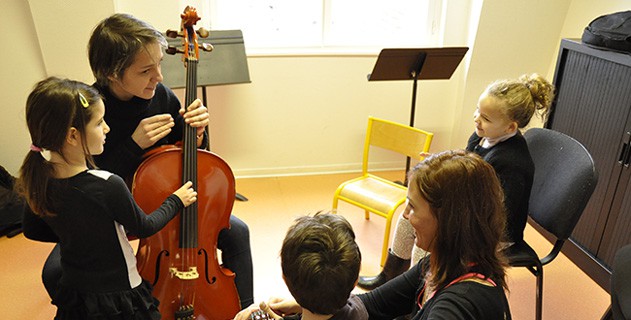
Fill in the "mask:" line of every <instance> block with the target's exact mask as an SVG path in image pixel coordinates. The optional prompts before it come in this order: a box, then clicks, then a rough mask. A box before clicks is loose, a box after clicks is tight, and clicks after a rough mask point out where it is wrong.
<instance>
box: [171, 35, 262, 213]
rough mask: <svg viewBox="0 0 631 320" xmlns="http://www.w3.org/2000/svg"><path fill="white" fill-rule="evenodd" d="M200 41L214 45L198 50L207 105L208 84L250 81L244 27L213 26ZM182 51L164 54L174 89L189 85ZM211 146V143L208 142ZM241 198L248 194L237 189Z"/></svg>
mask: <svg viewBox="0 0 631 320" xmlns="http://www.w3.org/2000/svg"><path fill="white" fill-rule="evenodd" d="M197 41H198V43H199V44H200V46H201V44H203V43H210V44H212V45H213V47H214V49H213V51H211V52H204V51H202V50H201V49H200V50H199V60H198V61H199V63H198V65H197V85H198V86H199V87H202V103H203V104H204V105H205V106H208V103H207V95H206V87H208V86H216V85H225V84H237V83H250V82H251V81H250V73H249V70H248V60H247V56H246V54H245V43H244V41H243V33H242V32H241V30H213V31H210V36H209V37H208V38H198V39H197ZM167 42H168V44H169V46H172V47H176V48H180V47H181V46H182V38H175V39H173V38H167ZM183 63H184V62H183V61H182V56H181V55H179V54H178V55H169V54H165V55H164V58H163V60H162V74H163V75H164V81H163V83H164V84H165V85H166V86H168V87H170V88H171V89H176V88H185V87H186V72H185V71H184V69H183V68H182V64H183ZM209 147H210V145H209ZM236 198H237V200H239V201H248V198H246V197H244V196H243V195H241V194H239V193H237V194H236Z"/></svg>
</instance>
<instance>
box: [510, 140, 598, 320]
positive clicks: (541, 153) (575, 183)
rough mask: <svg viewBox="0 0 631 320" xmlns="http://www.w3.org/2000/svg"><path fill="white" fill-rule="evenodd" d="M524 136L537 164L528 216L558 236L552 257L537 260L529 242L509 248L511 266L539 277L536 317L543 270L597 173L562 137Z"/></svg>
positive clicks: (577, 146)
mask: <svg viewBox="0 0 631 320" xmlns="http://www.w3.org/2000/svg"><path fill="white" fill-rule="evenodd" d="M524 137H525V138H526V142H527V143H528V148H529V150H530V154H531V155H532V160H533V161H534V163H535V176H534V181H533V185H532V191H531V194H530V201H529V216H530V218H531V220H532V221H534V222H536V223H537V224H538V225H539V226H541V227H542V228H543V229H545V230H546V231H548V232H550V233H551V234H552V235H553V236H554V237H555V238H556V242H555V243H554V247H553V248H552V250H551V251H550V253H549V254H548V255H546V256H545V257H544V258H542V259H539V256H538V255H537V253H536V252H535V250H533V249H532V247H531V246H530V245H528V244H527V243H525V242H520V243H516V244H514V245H513V246H511V247H510V248H509V249H508V250H507V256H508V260H509V264H510V265H511V266H512V267H526V268H528V270H530V272H531V273H532V274H533V275H535V276H536V277H537V288H536V290H537V293H536V295H537V296H536V314H535V315H536V319H537V320H541V318H542V314H543V310H542V305H543V266H544V265H546V264H548V263H550V262H551V261H552V260H554V258H556V257H557V255H558V254H559V252H560V251H561V248H562V247H563V244H564V243H565V241H566V240H567V238H568V237H569V236H570V234H571V233H572V230H574V227H575V226H576V223H577V222H578V219H579V218H580V217H581V214H582V213H583V210H584V209H585V206H586V205H587V201H589V198H590V197H591V195H592V193H593V192H594V188H595V187H596V183H597V181H598V173H597V171H596V168H595V166H594V160H593V159H592V156H591V155H590V154H589V152H588V151H587V149H585V147H584V146H583V145H582V144H581V143H580V142H578V141H576V140H575V139H574V138H572V137H570V136H567V135H565V134H563V133H560V132H557V131H553V130H549V129H544V128H532V129H530V130H528V131H527V132H526V133H525V134H524Z"/></svg>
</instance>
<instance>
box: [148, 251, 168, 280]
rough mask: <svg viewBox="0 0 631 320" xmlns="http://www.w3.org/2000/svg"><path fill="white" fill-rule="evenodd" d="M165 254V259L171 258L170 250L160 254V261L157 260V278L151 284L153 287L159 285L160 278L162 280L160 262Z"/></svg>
mask: <svg viewBox="0 0 631 320" xmlns="http://www.w3.org/2000/svg"><path fill="white" fill-rule="evenodd" d="M163 254H164V256H165V257H168V256H169V251H168V250H162V251H161V252H160V254H158V259H156V273H155V275H156V276H155V278H154V279H153V283H152V284H151V285H152V286H155V285H156V283H158V278H160V260H162V255H163Z"/></svg>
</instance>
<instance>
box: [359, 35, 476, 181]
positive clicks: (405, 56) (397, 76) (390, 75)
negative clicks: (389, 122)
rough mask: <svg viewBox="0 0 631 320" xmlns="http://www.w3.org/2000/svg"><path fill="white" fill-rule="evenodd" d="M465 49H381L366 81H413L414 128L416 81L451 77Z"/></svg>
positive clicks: (406, 167)
mask: <svg viewBox="0 0 631 320" xmlns="http://www.w3.org/2000/svg"><path fill="white" fill-rule="evenodd" d="M468 50H469V48H467V47H451V48H420V49H407V48H406V49H383V50H381V52H380V53H379V57H377V62H376V63H375V67H374V68H373V70H372V73H369V74H368V81H382V80H413V82H412V108H411V110H410V127H413V126H414V114H415V112H416V87H417V81H418V80H442V79H449V78H451V75H453V73H454V71H455V70H456V68H457V67H458V65H459V64H460V61H462V58H463V57H464V55H465V53H467V51H468ZM408 170H410V157H407V160H406V162H405V172H406V173H407V172H408ZM406 176H407V174H406ZM405 184H407V179H406V183H405Z"/></svg>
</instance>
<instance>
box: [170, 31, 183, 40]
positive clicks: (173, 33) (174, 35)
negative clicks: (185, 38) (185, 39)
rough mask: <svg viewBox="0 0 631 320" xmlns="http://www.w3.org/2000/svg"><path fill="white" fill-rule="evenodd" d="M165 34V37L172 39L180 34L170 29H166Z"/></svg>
mask: <svg viewBox="0 0 631 320" xmlns="http://www.w3.org/2000/svg"><path fill="white" fill-rule="evenodd" d="M166 35H167V37H169V38H173V39H175V38H177V37H181V36H182V34H180V33H179V32H177V31H175V30H171V29H169V30H167V33H166Z"/></svg>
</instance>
